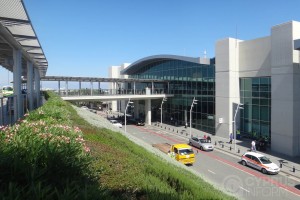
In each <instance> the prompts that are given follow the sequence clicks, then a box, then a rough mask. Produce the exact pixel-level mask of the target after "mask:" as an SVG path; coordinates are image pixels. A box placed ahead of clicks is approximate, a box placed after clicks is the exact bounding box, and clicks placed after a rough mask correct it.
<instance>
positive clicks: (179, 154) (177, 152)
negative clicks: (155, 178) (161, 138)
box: [170, 144, 195, 165]
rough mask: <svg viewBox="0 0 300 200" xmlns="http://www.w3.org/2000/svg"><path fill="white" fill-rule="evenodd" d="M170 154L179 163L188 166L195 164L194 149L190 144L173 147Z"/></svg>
mask: <svg viewBox="0 0 300 200" xmlns="http://www.w3.org/2000/svg"><path fill="white" fill-rule="evenodd" d="M170 154H171V155H172V156H173V157H174V158H175V159H176V160H178V161H179V162H181V163H183V164H185V165H187V164H190V165H192V164H194V162H195V153H194V151H193V148H192V147H191V146H190V145H188V144H174V145H172V146H171V150H170Z"/></svg>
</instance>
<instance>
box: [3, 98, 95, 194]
mask: <svg viewBox="0 0 300 200" xmlns="http://www.w3.org/2000/svg"><path fill="white" fill-rule="evenodd" d="M61 101H62V100H59V99H54V100H52V99H51V98H50V99H49V101H48V102H47V103H46V104H45V105H44V106H43V107H41V108H39V109H37V110H35V111H33V112H31V113H28V114H26V115H25V116H24V118H23V119H22V120H19V121H18V123H17V124H15V125H14V126H0V199H3V198H6V197H8V196H9V197H14V198H12V199H15V198H17V197H21V199H32V197H36V195H37V194H36V192H37V191H40V192H41V194H39V195H40V196H41V199H44V198H42V197H45V198H46V197H47V198H48V199H57V197H58V196H59V194H61V192H62V193H63V192H64V191H66V189H68V188H66V186H67V185H70V183H72V184H73V185H77V186H76V187H78V185H84V184H86V183H87V182H90V181H91V180H92V178H93V172H92V170H91V169H90V163H91V156H90V155H89V152H90V149H89V147H87V146H86V143H85V140H84V139H83V133H82V132H81V130H80V129H79V128H78V127H73V126H72V125H71V121H70V120H69V114H70V113H69V112H68V109H66V108H65V106H67V105H66V104H65V103H64V102H63V103H62V102H61ZM62 106H63V107H62ZM2 183H8V184H2ZM75 183H76V184H75ZM11 187H13V189H12V188H11ZM35 187H40V188H39V189H38V188H35ZM83 187H84V186H83ZM41 188H42V190H41ZM49 188H51V189H49ZM73 189H74V188H72V189H71V190H72V191H73ZM12 191H15V192H13V194H11V192H12ZM25 191H26V192H25ZM28 191H32V193H31V192H28ZM53 191H56V192H55V193H53ZM73 192H74V191H73ZM76 195H78V193H77V194H76ZM71 196H72V195H71Z"/></svg>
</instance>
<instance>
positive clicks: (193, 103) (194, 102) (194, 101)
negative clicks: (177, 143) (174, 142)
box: [190, 97, 198, 137]
mask: <svg viewBox="0 0 300 200" xmlns="http://www.w3.org/2000/svg"><path fill="white" fill-rule="evenodd" d="M197 101H198V100H196V99H195V97H194V98H193V102H192V105H191V109H190V137H192V109H193V107H194V105H195V104H197Z"/></svg>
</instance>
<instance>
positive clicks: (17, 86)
mask: <svg viewBox="0 0 300 200" xmlns="http://www.w3.org/2000/svg"><path fill="white" fill-rule="evenodd" d="M13 59H14V66H13V88H14V95H16V101H14V109H15V110H14V119H15V121H17V120H18V119H19V118H20V117H22V116H23V98H22V92H21V83H22V81H21V75H22V52H21V50H18V49H14V50H13Z"/></svg>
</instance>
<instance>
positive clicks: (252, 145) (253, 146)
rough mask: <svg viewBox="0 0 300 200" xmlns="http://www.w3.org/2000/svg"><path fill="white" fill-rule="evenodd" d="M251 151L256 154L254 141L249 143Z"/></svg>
mask: <svg viewBox="0 0 300 200" xmlns="http://www.w3.org/2000/svg"><path fill="white" fill-rule="evenodd" d="M251 151H253V152H256V146H255V141H254V140H253V141H252V142H251Z"/></svg>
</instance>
